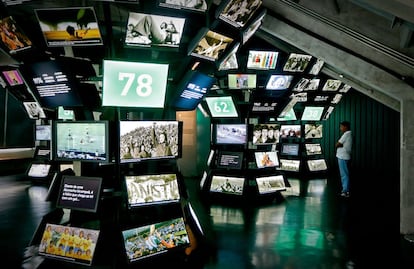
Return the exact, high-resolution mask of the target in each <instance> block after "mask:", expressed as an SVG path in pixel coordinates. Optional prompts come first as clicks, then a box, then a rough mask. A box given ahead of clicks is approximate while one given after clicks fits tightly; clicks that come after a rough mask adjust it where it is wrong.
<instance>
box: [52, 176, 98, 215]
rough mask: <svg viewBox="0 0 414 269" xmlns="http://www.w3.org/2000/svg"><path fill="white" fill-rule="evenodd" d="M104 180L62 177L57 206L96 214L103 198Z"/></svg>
mask: <svg viewBox="0 0 414 269" xmlns="http://www.w3.org/2000/svg"><path fill="white" fill-rule="evenodd" d="M101 185H102V178H100V177H84V176H68V175H64V176H62V182H61V184H60V189H59V195H58V199H57V203H56V206H57V207H61V208H68V209H74V210H79V211H86V212H96V211H97V208H98V202H99V198H100V196H101Z"/></svg>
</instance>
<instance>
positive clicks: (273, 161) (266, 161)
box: [254, 151, 279, 168]
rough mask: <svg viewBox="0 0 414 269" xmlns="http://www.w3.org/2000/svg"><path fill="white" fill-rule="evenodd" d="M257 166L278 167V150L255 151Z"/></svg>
mask: <svg viewBox="0 0 414 269" xmlns="http://www.w3.org/2000/svg"><path fill="white" fill-rule="evenodd" d="M254 158H255V160H256V166H257V168H267V167H278V166H279V157H278V156H277V151H256V152H255V153H254Z"/></svg>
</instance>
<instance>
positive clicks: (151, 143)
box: [119, 120, 183, 163]
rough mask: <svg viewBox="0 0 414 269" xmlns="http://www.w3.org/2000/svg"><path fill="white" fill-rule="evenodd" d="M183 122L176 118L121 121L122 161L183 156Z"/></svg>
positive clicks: (120, 149)
mask: <svg viewBox="0 0 414 269" xmlns="http://www.w3.org/2000/svg"><path fill="white" fill-rule="evenodd" d="M182 128H183V125H182V122H180V121H174V120H171V121H170V120H159V121H157V120H154V121H133V120H131V121H128V120H121V121H120V122H119V139H120V141H119V145H120V148H119V153H120V161H121V163H127V162H138V161H142V160H151V159H152V160H156V159H158V160H159V159H176V158H179V157H181V150H182Z"/></svg>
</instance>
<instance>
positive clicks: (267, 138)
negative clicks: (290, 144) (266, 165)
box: [252, 123, 280, 145]
mask: <svg viewBox="0 0 414 269" xmlns="http://www.w3.org/2000/svg"><path fill="white" fill-rule="evenodd" d="M279 137H280V124H278V123H268V124H265V123H258V124H254V125H253V138H252V143H253V145H268V144H277V143H279Z"/></svg>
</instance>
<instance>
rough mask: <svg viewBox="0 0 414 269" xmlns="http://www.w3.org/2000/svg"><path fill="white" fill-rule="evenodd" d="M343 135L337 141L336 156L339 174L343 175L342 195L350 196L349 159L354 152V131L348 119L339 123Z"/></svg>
mask: <svg viewBox="0 0 414 269" xmlns="http://www.w3.org/2000/svg"><path fill="white" fill-rule="evenodd" d="M339 129H340V130H341V133H342V135H341V137H340V138H339V140H338V142H336V145H335V148H336V158H337V159H338V166H339V174H340V176H341V183H342V192H341V196H343V197H349V161H350V160H351V153H352V132H351V126H350V123H349V122H348V121H343V122H341V123H340V124H339Z"/></svg>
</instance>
